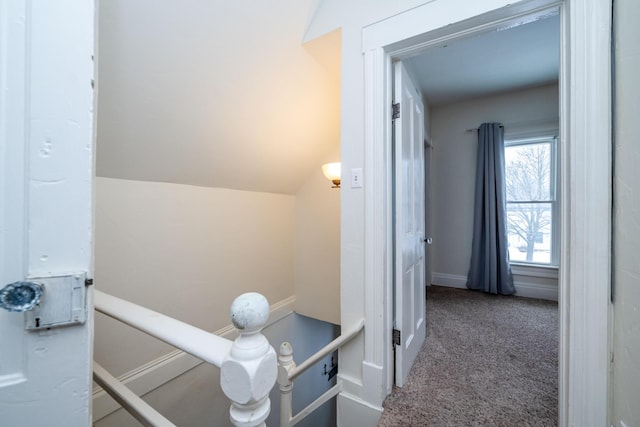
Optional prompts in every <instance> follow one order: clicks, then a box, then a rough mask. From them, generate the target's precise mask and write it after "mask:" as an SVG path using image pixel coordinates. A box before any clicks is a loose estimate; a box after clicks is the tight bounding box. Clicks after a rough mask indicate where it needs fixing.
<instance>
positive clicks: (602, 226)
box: [363, 0, 611, 425]
mask: <svg viewBox="0 0 640 427" xmlns="http://www.w3.org/2000/svg"><path fill="white" fill-rule="evenodd" d="M567 6H570V7H567ZM607 6H608V5H606V4H605V5H602V4H599V3H598V2H597V1H592V0H589V1H586V2H580V1H573V0H567V1H565V2H562V3H559V2H554V1H523V2H518V3H517V4H515V5H513V6H506V7H503V8H501V9H496V10H494V11H491V12H488V13H485V14H482V15H477V16H472V17H470V18H467V19H460V20H458V21H457V20H455V19H452V18H451V14H448V15H447V16H446V17H445V16H440V17H439V18H441V21H440V23H438V19H435V18H433V16H434V15H433V13H432V12H433V10H430V9H429V6H428V5H425V6H424V7H418V8H415V9H413V10H411V11H410V13H407V14H406V15H397V16H395V17H393V18H390V19H389V20H387V21H385V22H382V23H380V25H378V24H376V25H372V26H371V27H368V28H365V32H364V36H363V39H364V41H365V42H364V47H363V51H364V54H365V58H364V64H365V73H364V75H365V98H366V99H370V100H372V103H373V106H372V107H371V108H368V109H367V111H366V115H365V148H366V152H365V158H369V159H371V160H372V163H371V164H372V166H373V167H377V166H379V167H380V168H379V169H376V170H380V171H382V173H383V175H384V177H383V178H382V179H380V180H377V181H376V182H375V183H374V185H373V186H372V188H370V189H369V190H368V191H369V192H370V193H371V194H376V193H380V194H381V197H378V198H373V199H372V200H371V202H369V205H367V209H372V210H373V211H374V212H376V211H380V212H383V213H384V212H386V206H387V203H388V200H389V199H390V194H391V193H390V188H389V184H388V181H389V178H388V177H389V176H390V171H391V168H390V164H389V158H388V157H389V156H388V154H387V153H388V150H389V147H390V144H389V140H390V129H389V127H390V126H389V124H386V120H388V119H387V117H389V116H390V115H391V103H390V100H389V90H388V88H389V75H390V73H389V70H390V64H391V62H392V61H393V60H398V59H399V60H402V59H405V58H409V57H411V56H414V55H416V54H417V53H419V52H420V51H421V50H424V49H426V48H428V47H431V46H433V45H435V44H436V43H442V42H443V41H447V40H452V39H455V38H456V37H463V36H465V37H468V36H471V35H472V34H473V33H475V32H479V31H484V30H487V29H489V28H498V27H501V26H505V25H506V26H509V25H510V24H512V23H513V22H514V21H517V20H518V19H521V18H523V17H525V16H530V15H532V14H533V13H536V12H539V11H541V10H544V9H549V8H550V7H559V10H560V17H561V18H560V19H561V54H560V78H559V87H560V111H561V114H560V129H561V135H560V139H561V140H562V141H564V143H563V144H562V147H561V152H560V157H561V159H562V167H561V170H562V174H561V179H560V188H561V190H562V195H561V197H562V203H561V204H562V206H564V208H563V209H562V212H561V214H560V222H561V229H562V242H561V248H560V249H561V250H560V253H561V262H560V267H561V268H560V271H561V274H560V280H559V282H560V285H559V288H560V294H559V307H560V325H561V328H560V364H559V370H560V393H559V396H560V397H559V401H560V402H559V408H560V417H559V418H560V425H571V424H574V425H586V424H592V423H593V422H594V420H596V421H595V423H596V424H604V423H606V420H607V393H608V392H607V389H608V388H607V386H608V384H607V379H608V375H607V358H608V353H609V352H608V348H609V343H608V321H607V319H608V311H609V301H608V295H609V289H608V283H609V276H608V271H609V265H608V259H609V258H608V257H609V255H610V250H609V243H608V242H609V241H610V232H609V230H610V228H609V221H610V212H609V210H608V209H607V207H608V200H609V199H610V189H609V188H608V186H607V182H608V181H609V171H610V164H609V163H606V162H605V163H604V164H603V162H602V161H601V160H602V159H607V158H609V149H610V146H609V145H608V144H606V143H603V141H608V140H609V139H610V136H609V134H610V126H611V123H610V116H609V106H610V85H609V84H603V85H594V84H591V82H596V81H599V82H608V81H609V79H608V76H609V68H608V66H609V60H608V58H609V56H608V52H609V50H608V49H609V45H608V34H609V30H610V21H609V19H608V18H609V16H610V8H608V7H607ZM440 12H441V11H440ZM442 15H445V14H442ZM582 16H591V17H592V18H593V19H590V20H583V19H580V17H582ZM450 22H456V23H454V24H449V25H447V24H448V23H450ZM391 28H393V29H402V30H397V31H395V32H394V31H391V30H390V29H391ZM409 28H410V29H409ZM425 28H433V30H432V31H428V32H425ZM596 33H598V34H599V35H597V34H596ZM598 37H601V38H598ZM569 65H571V66H569ZM585 103H586V104H585ZM580 105H589V106H590V107H589V109H586V108H578V106H580ZM572 107H573V108H572ZM434 145H436V146H437V141H434ZM569 166H570V167H569ZM375 184H377V185H375ZM569 206H570V207H571V209H568V207H569ZM587 212H588V213H589V214H587ZM384 218H385V223H386V228H385V229H384V230H382V231H379V232H377V231H375V230H370V232H371V233H372V235H374V236H380V237H381V238H384V236H387V235H388V228H389V227H391V218H390V216H389V215H386V216H385V217H384ZM596 237H597V238H598V239H602V240H600V241H594V238H596ZM599 256H600V257H601V258H599ZM389 262H390V261H389V257H388V251H380V252H378V251H372V252H371V253H370V254H369V256H368V257H367V260H366V263H367V265H368V266H369V267H367V272H373V271H375V265H376V264H377V263H385V265H387V266H389ZM386 279H387V280H385V281H383V283H382V286H383V289H382V292H381V296H389V292H390V291H389V290H390V281H389V280H388V277H386ZM570 297H571V304H569V298H570ZM381 305H382V307H383V308H382V311H383V313H382V317H383V322H382V323H383V326H382V327H381V328H380V329H379V330H378V332H377V333H379V334H380V335H381V336H383V337H384V336H385V335H386V334H390V333H391V331H390V329H391V327H390V325H391V323H390V319H391V318H392V317H391V313H390V310H389V306H388V305H385V304H384V302H382V303H381ZM376 314H377V313H376V312H375V311H374V312H372V313H371V315H370V316H376ZM368 316H369V315H368ZM385 319H386V321H385ZM367 324H368V325H369V323H367ZM374 324H375V322H373V321H372V322H371V325H374ZM572 349H576V350H575V351H572ZM577 349H580V350H581V351H577ZM383 360H384V361H386V362H385V366H386V367H387V370H386V379H387V382H386V387H387V390H389V389H390V384H392V379H391V377H390V375H389V367H390V366H391V364H390V363H389V361H390V360H391V357H390V354H389V351H387V353H386V354H384V355H383ZM596 385H597V386H596Z"/></svg>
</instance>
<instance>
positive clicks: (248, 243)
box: [95, 178, 295, 376]
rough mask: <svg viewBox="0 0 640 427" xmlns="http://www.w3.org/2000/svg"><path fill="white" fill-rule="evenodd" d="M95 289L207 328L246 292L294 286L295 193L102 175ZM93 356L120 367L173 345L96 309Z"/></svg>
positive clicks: (222, 321) (273, 292)
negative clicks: (127, 178) (179, 183)
mask: <svg viewBox="0 0 640 427" xmlns="http://www.w3.org/2000/svg"><path fill="white" fill-rule="evenodd" d="M95 194H96V226H95V230H96V240H95V241H96V252H95V254H96V264H95V266H96V267H95V283H96V288H97V289H100V290H102V291H104V292H107V293H111V294H113V295H115V296H118V297H121V298H124V299H127V300H130V301H132V302H135V303H138V304H141V305H144V306H147V307H149V308H151V309H153V310H156V311H159V312H162V313H164V314H167V315H169V316H172V317H175V318H177V319H179V320H182V321H185V322H188V323H191V324H193V325H195V326H198V327H200V328H203V329H206V330H209V331H215V330H217V329H219V328H222V327H224V326H226V325H228V324H229V323H230V320H229V307H230V305H231V302H232V301H233V299H234V298H235V297H237V296H238V295H240V294H242V293H244V292H249V291H256V292H260V293H262V294H264V295H265V296H266V297H267V299H268V300H269V302H270V303H271V304H273V303H276V302H279V301H281V300H284V299H285V298H288V297H290V296H291V295H293V293H294V285H293V277H294V275H293V271H294V268H293V263H294V254H293V242H294V228H293V225H292V224H294V221H295V201H294V197H293V196H288V195H282V194H271V193H256V192H247V191H237V190H228V189H219V188H205V187H194V186H188V185H177V184H165V183H152V182H140V181H126V180H117V179H110V178H97V179H96V192H95ZM96 317H97V318H96V338H95V359H96V361H97V362H98V363H100V364H101V365H103V366H104V367H105V368H106V369H107V370H109V371H110V372H111V373H112V374H114V375H116V376H118V375H120V374H123V373H125V372H127V371H129V370H131V369H134V368H137V367H139V366H141V365H143V364H145V363H147V362H149V361H150V360H152V359H155V358H157V357H159V356H160V355H163V354H166V353H168V352H169V351H171V349H170V347H168V346H166V345H164V344H161V343H159V342H157V341H156V340H154V339H152V338H148V337H147V336H145V335H143V334H142V333H138V332H136V331H133V330H131V328H128V327H125V326H122V325H120V324H119V323H117V322H115V321H113V320H111V319H109V318H106V317H105V316H102V315H98V316H96Z"/></svg>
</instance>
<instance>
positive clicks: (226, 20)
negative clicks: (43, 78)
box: [97, 0, 340, 194]
mask: <svg viewBox="0 0 640 427" xmlns="http://www.w3.org/2000/svg"><path fill="white" fill-rule="evenodd" d="M250 3H251V4H250V5H249V4H248V3H247V2H233V1H232V2H222V1H198V0H186V1H181V2H155V1H151V0H137V1H130V0H109V1H102V2H99V5H100V6H99V7H100V8H99V34H98V43H99V44H98V55H97V57H98V79H97V83H98V85H97V87H98V110H97V111H98V112H97V175H98V176H104V177H111V178H121V179H132V180H142V181H159V182H172V183H181V184H191V185H198V186H209V187H224V188H234V189H241V190H249V191H264V192H275V193H285V194H294V193H295V192H296V190H297V189H298V188H299V187H300V186H301V185H302V184H303V183H304V181H305V180H306V178H307V177H308V176H309V175H310V174H311V173H312V172H313V168H316V167H318V165H319V163H320V162H321V161H322V160H325V159H324V157H326V155H327V153H329V152H334V151H335V147H336V146H337V145H338V144H339V123H340V107H339V102H340V99H339V97H340V87H339V84H340V83H339V72H336V71H335V69H336V68H335V67H336V65H335V64H334V65H333V66H332V67H333V69H332V70H329V71H328V70H327V64H324V63H321V62H320V61H319V60H318V58H317V55H315V54H314V52H324V53H323V54H322V55H319V56H322V57H327V55H326V51H327V49H326V48H324V49H323V48H319V47H318V46H317V45H316V46H315V47H314V48H307V47H305V46H303V44H302V39H303V36H304V33H305V30H306V27H307V25H308V22H309V21H310V19H311V17H312V16H313V13H314V11H315V8H316V7H317V1H315V0H258V1H251V2H250ZM331 40H333V42H331V43H332V47H331V48H330V49H334V50H335V49H339V42H338V43H335V37H333V38H331ZM330 49H329V50H330ZM328 56H331V57H333V58H335V57H338V58H339V53H338V55H335V54H334V55H328ZM337 66H338V67H339V65H337ZM329 68H331V67H329Z"/></svg>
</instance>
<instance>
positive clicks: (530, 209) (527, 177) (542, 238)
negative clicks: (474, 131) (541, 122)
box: [504, 137, 558, 265]
mask: <svg viewBox="0 0 640 427" xmlns="http://www.w3.org/2000/svg"><path fill="white" fill-rule="evenodd" d="M504 153H505V181H506V196H507V236H508V241H509V258H510V260H511V262H517V263H520V262H521V263H533V264H546V265H557V264H558V255H557V252H558V250H557V249H558V244H557V237H556V236H557V235H558V232H557V228H558V227H557V224H558V221H557V218H558V206H557V201H556V176H557V170H556V164H557V163H556V138H555V137H543V138H527V139H517V140H515V139H514V140H506V141H505V148H504Z"/></svg>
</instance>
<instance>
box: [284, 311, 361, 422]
mask: <svg viewBox="0 0 640 427" xmlns="http://www.w3.org/2000/svg"><path fill="white" fill-rule="evenodd" d="M363 329H364V319H361V320H360V321H359V322H358V324H357V325H356V326H355V327H354V328H352V329H350V330H349V331H348V332H346V333H344V334H341V335H340V336H339V337H338V338H336V339H334V340H333V341H331V342H330V343H329V344H327V345H326V346H324V347H322V348H321V349H320V350H318V351H317V352H316V353H315V354H313V355H311V357H309V358H308V359H307V360H305V361H304V362H302V363H301V364H300V365H297V366H296V363H295V362H294V360H293V347H292V346H291V344H290V343H288V342H283V343H282V344H281V345H280V352H279V356H278V384H279V386H280V427H292V426H294V425H296V424H298V423H299V422H300V421H302V420H303V419H304V418H306V417H307V416H308V415H310V414H311V413H312V412H313V411H315V410H316V409H318V408H319V407H320V406H322V405H323V404H324V403H325V402H327V401H329V400H330V399H333V398H334V397H335V396H337V395H338V394H339V393H340V392H341V391H342V381H341V380H340V378H339V377H338V380H337V381H336V385H334V386H333V387H331V388H330V389H329V390H327V391H326V392H324V394H322V395H321V396H320V397H318V398H317V399H316V400H314V401H313V402H311V403H310V404H309V405H308V406H307V407H305V408H304V409H303V410H301V411H300V412H298V413H297V414H296V415H293V414H292V407H291V404H292V394H291V392H292V391H293V380H294V379H295V378H296V377H298V376H299V375H300V374H302V373H303V372H305V371H306V370H307V369H309V368H310V367H312V366H313V365H315V364H316V363H318V362H319V361H320V360H322V359H323V358H324V357H325V356H327V355H329V354H331V353H333V352H334V351H336V350H338V349H339V348H340V347H342V346H344V345H345V344H347V343H348V342H349V341H351V340H352V339H354V338H355V337H356V336H357V335H358V334H359V333H360V331H362V330H363Z"/></svg>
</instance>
